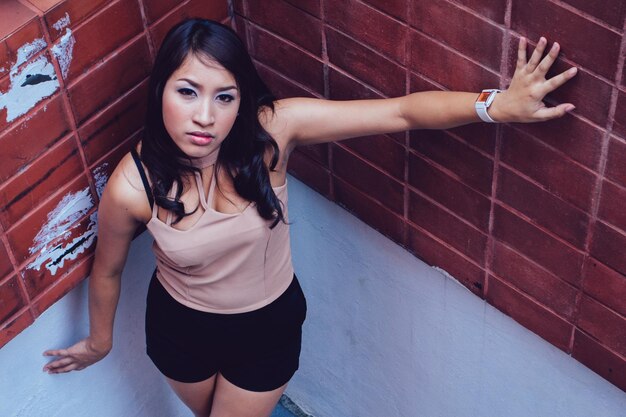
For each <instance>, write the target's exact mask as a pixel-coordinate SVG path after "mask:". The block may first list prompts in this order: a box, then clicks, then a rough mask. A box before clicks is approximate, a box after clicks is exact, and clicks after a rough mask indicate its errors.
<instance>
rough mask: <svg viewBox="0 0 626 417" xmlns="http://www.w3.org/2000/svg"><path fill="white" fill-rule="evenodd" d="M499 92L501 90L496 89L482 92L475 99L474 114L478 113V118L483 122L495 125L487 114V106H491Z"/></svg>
mask: <svg viewBox="0 0 626 417" xmlns="http://www.w3.org/2000/svg"><path fill="white" fill-rule="evenodd" d="M501 91H502V90H497V89H489V90H483V91H482V92H481V93H480V95H479V96H478V98H477V99H476V103H474V108H476V113H478V117H480V119H481V120H482V121H483V122H487V123H497V122H496V121H495V120H493V119H492V118H491V116H489V113H487V109H489V106H491V103H493V100H494V99H495V98H496V94H498V93H500V92H501Z"/></svg>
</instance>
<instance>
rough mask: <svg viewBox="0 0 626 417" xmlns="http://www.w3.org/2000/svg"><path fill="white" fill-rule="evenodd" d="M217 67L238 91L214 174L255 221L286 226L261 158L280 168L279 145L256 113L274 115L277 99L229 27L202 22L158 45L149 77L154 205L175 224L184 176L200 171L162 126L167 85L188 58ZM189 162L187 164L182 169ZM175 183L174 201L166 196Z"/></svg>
mask: <svg viewBox="0 0 626 417" xmlns="http://www.w3.org/2000/svg"><path fill="white" fill-rule="evenodd" d="M191 54H192V55H196V56H198V57H199V58H201V59H209V60H212V61H215V62H218V63H219V64H220V65H222V66H223V67H224V68H226V69H227V70H228V71H230V73H231V74H233V76H234V77H235V80H236V82H237V86H238V87H239V91H240V97H241V100H240V105H239V115H238V116H237V119H236V120H235V124H234V125H233V127H232V129H231V131H230V133H229V134H228V136H227V137H226V138H225V139H224V141H223V142H222V144H221V146H220V150H219V154H218V159H217V162H216V166H215V173H214V174H213V175H217V173H218V170H219V169H221V168H222V167H223V168H224V169H225V171H226V172H227V173H228V174H229V175H231V177H232V179H233V184H234V186H235V190H236V191H237V193H238V194H239V195H240V196H241V197H243V198H245V199H246V200H248V201H251V202H254V203H256V208H257V211H258V212H259V215H260V216H261V217H263V218H264V219H267V220H273V222H272V224H271V226H270V227H274V226H275V225H276V224H277V223H278V222H279V221H285V219H284V217H283V210H282V207H281V202H280V200H278V198H277V197H276V194H274V190H272V186H271V184H270V179H269V172H268V167H267V165H266V164H265V160H264V156H265V152H266V151H267V150H268V149H271V150H272V151H273V154H272V158H271V161H270V164H269V169H271V170H274V169H275V167H276V164H277V162H278V153H279V150H278V145H277V144H276V141H275V140H274V139H273V138H272V137H271V135H270V134H269V133H268V132H267V131H265V129H263V127H262V126H261V124H260V123H259V112H260V111H261V110H263V109H264V108H269V109H271V111H273V110H274V105H273V102H274V100H275V97H274V96H273V95H272V93H271V92H270V90H269V89H268V88H267V86H266V85H265V83H264V82H263V81H262V80H261V78H260V77H259V75H258V73H257V71H256V68H255V67H254V64H253V63H252V59H251V58H250V55H248V51H247V50H246V47H245V46H244V44H243V42H242V41H241V39H239V37H238V36H237V34H236V33H235V31H233V30H232V29H231V28H229V27H228V26H224V25H222V24H220V23H217V22H213V21H210V20H204V19H188V20H185V21H183V22H181V23H179V24H177V25H176V26H174V27H173V28H172V29H171V30H170V31H169V33H168V34H167V36H166V37H165V39H164V40H163V43H162V44H161V48H160V49H159V52H158V54H157V56H156V60H155V62H154V67H153V69H152V74H151V75H150V84H149V96H148V109H147V115H146V123H145V129H144V135H143V140H142V146H141V159H142V161H143V162H144V163H145V165H146V166H147V167H148V170H149V173H150V179H151V180H152V192H153V194H154V200H155V202H156V204H157V205H159V206H161V207H163V208H165V209H166V210H170V211H172V212H173V214H174V218H175V221H174V222H177V221H180V220H181V219H182V218H183V217H184V216H186V215H189V214H190V213H185V208H184V206H183V203H182V202H181V201H180V196H181V195H182V192H183V174H185V173H186V174H189V173H192V172H194V171H198V168H195V167H193V166H192V165H191V160H190V159H189V157H188V156H187V155H185V154H184V153H183V152H182V151H181V150H180V149H179V148H178V146H176V144H175V143H174V141H173V140H172V138H171V137H170V136H169V134H168V133H167V130H166V129H165V124H164V123H163V109H162V99H163V89H164V87H165V83H166V82H167V80H168V79H169V77H170V76H171V75H172V73H173V72H174V71H176V70H177V69H178V68H179V67H180V66H181V65H182V64H183V62H184V61H185V59H186V58H187V57H188V56H189V55H191ZM185 161H188V162H189V163H185ZM174 183H176V185H177V192H176V195H175V196H174V198H173V199H171V198H168V196H167V194H168V193H169V190H170V189H171V188H172V186H173V185H174Z"/></svg>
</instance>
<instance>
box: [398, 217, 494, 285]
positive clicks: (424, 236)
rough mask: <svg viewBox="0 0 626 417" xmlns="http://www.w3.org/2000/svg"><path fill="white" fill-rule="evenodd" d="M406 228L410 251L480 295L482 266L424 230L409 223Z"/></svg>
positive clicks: (482, 281)
mask: <svg viewBox="0 0 626 417" xmlns="http://www.w3.org/2000/svg"><path fill="white" fill-rule="evenodd" d="M407 228H408V232H409V238H408V242H407V247H408V249H409V250H410V251H411V252H413V253H414V254H415V255H416V256H417V257H419V258H420V259H422V260H423V261H424V262H426V263H427V264H429V265H432V266H435V267H438V268H441V269H443V270H444V271H446V272H447V273H448V274H450V275H451V276H452V277H453V278H454V279H456V280H458V281H459V282H460V283H461V284H463V285H464V286H465V287H467V288H468V289H469V290H470V291H472V292H473V293H474V294H476V295H478V296H480V297H482V295H483V290H484V276H485V271H484V270H483V269H482V268H480V267H479V266H477V265H476V264H474V263H473V262H470V261H469V260H468V259H467V258H466V257H464V256H462V255H461V254H460V253H459V252H457V251H456V250H455V249H452V248H451V246H450V245H448V244H446V243H444V242H441V241H439V240H438V239H436V238H434V237H432V236H431V235H430V234H429V233H427V232H425V231H424V230H422V229H420V228H417V227H414V226H412V225H410V224H409V225H407Z"/></svg>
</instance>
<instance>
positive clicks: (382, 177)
mask: <svg viewBox="0 0 626 417" xmlns="http://www.w3.org/2000/svg"><path fill="white" fill-rule="evenodd" d="M332 152H333V163H332V164H333V166H332V169H333V173H334V174H335V175H336V176H337V177H339V178H341V179H342V180H344V181H346V182H347V183H348V184H350V185H352V186H353V187H355V188H356V189H358V190H359V191H361V192H363V193H364V194H365V195H367V196H369V197H371V198H373V199H374V200H376V201H378V202H380V203H381V204H383V205H384V206H385V207H387V208H388V209H390V210H392V211H393V212H395V213H397V214H399V215H403V213H404V186H403V185H402V183H400V182H399V181H397V180H395V179H393V178H392V177H390V176H388V175H386V174H385V173H383V172H382V171H380V170H378V169H376V168H374V167H373V166H372V165H370V164H368V163H367V162H365V161H363V160H362V159H360V158H358V157H357V156H355V155H354V154H352V153H351V152H349V151H347V150H345V148H342V147H341V146H340V145H333V147H332Z"/></svg>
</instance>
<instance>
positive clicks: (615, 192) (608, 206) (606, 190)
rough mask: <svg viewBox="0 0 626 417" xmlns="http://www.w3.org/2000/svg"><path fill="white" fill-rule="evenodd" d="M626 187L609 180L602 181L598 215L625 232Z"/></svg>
mask: <svg viewBox="0 0 626 417" xmlns="http://www.w3.org/2000/svg"><path fill="white" fill-rule="evenodd" d="M625 201H626V188H622V187H620V186H617V185H615V184H613V183H612V182H609V181H606V180H605V181H603V183H602V196H601V197H600V208H599V210H598V217H599V218H601V219H602V220H604V221H605V222H606V223H608V224H611V225H613V226H615V227H617V228H619V229H620V230H622V231H623V232H626V209H625V207H624V202H625Z"/></svg>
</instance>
